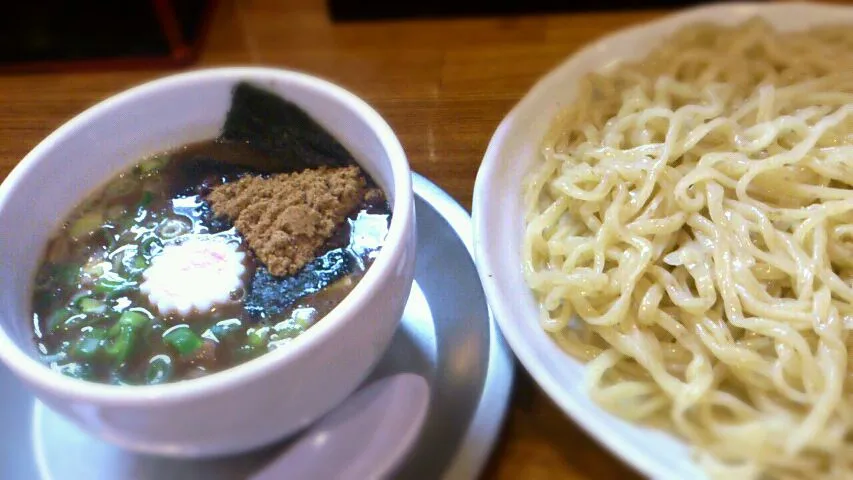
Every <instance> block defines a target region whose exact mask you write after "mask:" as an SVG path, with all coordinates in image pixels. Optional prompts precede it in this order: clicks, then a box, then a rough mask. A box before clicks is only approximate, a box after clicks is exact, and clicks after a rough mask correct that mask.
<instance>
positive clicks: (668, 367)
mask: <svg viewBox="0 0 853 480" xmlns="http://www.w3.org/2000/svg"><path fill="white" fill-rule="evenodd" d="M851 26H853V9H849V8H847V7H840V6H830V5H818V4H758V3H756V4H748V3H728V4H718V5H709V6H704V7H698V8H693V9H687V10H683V11H681V12H678V13H677V14H675V15H671V16H668V17H665V18H663V19H661V20H658V21H656V22H653V23H648V24H644V25H640V26H638V27H635V28H632V29H629V30H625V31H622V32H618V33H616V34H614V35H611V36H608V37H606V38H603V39H601V40H599V41H598V42H596V43H594V44H592V45H589V46H588V47H586V48H584V49H582V50H581V51H579V52H577V53H576V54H575V55H574V56H572V57H571V58H569V59H568V60H567V61H566V62H565V63H563V64H562V65H560V66H558V67H557V68H556V69H555V70H553V71H552V72H551V73H549V74H548V75H547V76H545V77H544V78H543V79H541V80H540V81H539V82H538V83H537V84H536V85H535V86H534V87H533V88H532V89H531V91H530V92H529V93H528V94H527V95H526V96H525V97H524V98H523V99H522V100H521V101H520V102H519V104H518V105H517V106H516V107H515V108H514V109H513V110H512V111H511V112H510V113H509V114H508V115H507V117H506V118H505V119H504V121H503V122H502V123H501V124H500V126H499V127H498V128H497V130H496V132H495V134H494V136H493V138H492V140H491V143H490V144H489V148H488V150H487V152H486V155H485V158H484V161H483V163H482V165H481V168H480V171H479V173H478V176H477V183H476V186H475V191H474V202H473V217H474V245H475V252H476V260H477V264H478V269H479V272H480V276H481V280H482V282H483V285H484V289H485V292H486V294H487V296H488V298H489V303H490V306H491V308H492V309H493V311H494V312H495V315H496V318H497V320H498V322H499V324H500V326H501V329H502V331H503V333H504V335H505V336H506V338H507V341H508V343H509V344H510V346H511V347H512V348H513V350H514V351H515V353H516V355H517V356H518V358H519V360H520V361H521V362H522V364H523V365H524V366H525V368H527V370H528V371H529V372H530V373H531V375H532V376H533V377H534V378H535V379H536V381H537V382H538V383H539V385H540V386H541V387H542V388H543V390H544V391H545V392H546V393H547V394H548V395H549V396H550V397H551V398H552V399H553V400H554V401H555V402H556V403H557V405H559V406H560V407H561V408H562V409H563V410H564V411H565V412H566V413H567V414H568V415H569V416H571V417H572V418H573V419H574V420H575V421H576V422H577V423H578V424H580V425H581V426H582V427H583V428H585V429H586V430H587V431H588V432H589V433H590V434H591V435H592V436H593V437H595V438H596V439H597V440H598V441H599V442H600V443H602V444H603V445H604V446H606V447H607V448H609V449H610V450H611V451H613V452H614V453H615V454H616V455H618V456H619V457H621V458H622V459H623V460H624V461H625V462H626V463H628V464H630V465H632V466H633V467H634V468H636V469H637V470H638V471H639V472H641V473H643V474H644V475H646V476H648V477H651V478H666V479H669V478H672V479H683V478H709V479H710V478H738V479H750V478H751V479H777V478H779V479H781V478H786V479H799V478H810V479H829V478H851V477H853V461H851V458H853V457H851V455H850V453H851V452H853V369H851V367H850V365H849V361H848V355H849V353H848V352H850V351H851V350H853V336H851V335H849V334H848V332H849V330H851V329H853V189H851V186H853V33H851V31H853V30H851Z"/></svg>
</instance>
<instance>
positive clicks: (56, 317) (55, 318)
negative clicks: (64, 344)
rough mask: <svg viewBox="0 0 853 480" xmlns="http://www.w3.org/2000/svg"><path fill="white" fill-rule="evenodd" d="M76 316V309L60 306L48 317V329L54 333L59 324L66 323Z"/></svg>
mask: <svg viewBox="0 0 853 480" xmlns="http://www.w3.org/2000/svg"><path fill="white" fill-rule="evenodd" d="M72 316H74V310H71V309H70V308H67V307H66V308H58V309H56V310H55V311H54V312H53V313H51V314H50V316H49V317H47V322H46V323H47V325H46V326H47V331H48V332H50V333H52V332H53V331H55V330H56V329H57V328H58V327H59V326H61V325H65V322H66V321H67V320H68V319H69V318H71V317H72Z"/></svg>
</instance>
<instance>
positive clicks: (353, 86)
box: [0, 0, 668, 480]
mask: <svg viewBox="0 0 853 480" xmlns="http://www.w3.org/2000/svg"><path fill="white" fill-rule="evenodd" d="M666 13H668V12H665V11H650V10H643V11H632V12H602V13H575V14H564V15H539V16H536V15H534V16H518V17H502V18H464V19H441V20H405V21H383V22H359V23H345V24H333V23H331V22H330V21H329V20H328V18H327V16H326V11H325V6H324V3H323V2H322V0H243V1H236V0H223V1H221V2H220V3H219V6H218V8H217V10H216V13H215V17H214V19H213V22H212V27H211V31H210V33H209V36H208V38H207V40H206V42H205V46H204V48H203V51H202V54H201V58H200V59H199V62H198V63H197V64H196V65H194V66H193V67H191V68H198V67H206V66H220V65H238V64H239V65H247V64H258V65H271V66H281V67H285V68H291V69H297V70H302V71H305V72H308V73H311V74H314V75H318V76H321V77H325V78H326V79H329V80H331V81H333V82H336V83H338V84H340V85H342V86H343V87H345V88H347V89H349V90H351V91H353V92H354V93H356V94H357V95H360V96H361V97H363V98H364V99H365V100H367V101H368V102H369V103H371V104H372V105H373V106H374V107H375V108H376V109H377V110H378V111H379V112H380V113H381V114H382V115H383V116H384V117H385V118H386V119H387V120H388V122H389V123H390V124H391V126H392V127H393V128H394V130H395V131H396V133H397V134H398V136H399V137H400V139H401V141H402V143H403V146H404V148H405V150H406V153H407V154H408V157H409V160H410V162H411V165H412V168H413V169H414V170H415V171H417V172H418V173H421V174H423V175H425V176H426V177H428V178H430V179H431V180H433V181H434V182H436V183H437V184H438V185H440V186H441V187H442V188H444V189H445V190H447V191H448V192H449V193H450V194H451V195H452V196H453V197H455V198H456V199H457V200H458V201H459V202H460V203H461V204H462V205H463V206H465V207H466V208H468V209H470V204H471V194H472V189H473V185H474V177H475V175H476V172H477V168H478V167H479V165H480V161H481V159H482V155H483V153H484V151H485V149H486V145H487V144H488V142H489V139H490V137H491V135H492V132H493V131H494V129H495V127H496V126H497V124H498V123H499V121H500V120H501V119H502V118H503V116H504V115H505V114H506V113H507V111H508V110H509V109H510V108H511V107H512V106H513V104H514V103H515V102H516V101H518V99H519V98H520V97H521V96H522V95H523V94H524V93H525V92H526V91H527V89H528V88H530V87H531V86H532V84H533V83H534V82H535V81H536V80H537V78H539V77H540V76H541V75H543V74H544V73H546V72H547V71H548V70H549V69H551V68H552V67H554V66H555V65H556V64H557V63H559V62H560V61H561V60H562V59H564V58H565V57H566V56H568V55H571V54H572V53H573V52H574V51H576V50H577V49H578V48H580V47H581V46H583V45H584V44H586V43H587V42H590V41H593V40H595V39H597V38H599V37H601V36H603V35H606V34H607V33H610V32H612V31H614V30H617V29H619V28H623V27H627V26H630V25H635V24H638V23H641V22H644V21H648V20H651V19H654V18H657V17H659V16H661V15H664V14H666ZM169 73H174V70H134V71H104V72H85V73H61V74H59V73H51V74H17V75H7V76H0V179H2V178H5V177H6V175H7V174H8V172H9V171H10V170H11V169H12V168H13V167H14V166H15V164H16V163H17V162H18V161H19V160H20V159H21V158H23V157H24V155H26V153H27V152H28V151H29V150H30V149H32V148H33V147H34V146H35V145H36V144H37V143H38V142H39V141H40V140H41V139H42V138H44V137H45V136H46V135H47V134H48V133H50V132H51V131H52V130H53V129H55V128H56V127H58V126H59V125H61V124H62V123H63V122H65V121H66V120H68V119H69V118H71V117H72V116H73V115H75V114H77V113H78V112H80V111H81V110H83V109H85V108H86V107H89V106H91V105H92V104H94V103H95V102H97V101H99V100H101V99H103V98H105V97H107V96H109V95H112V94H114V93H117V92H119V91H121V90H124V89H126V88H128V87H131V86H133V85H135V84H138V83H140V82H142V81H145V80H150V79H153V78H156V77H159V76H162V75H166V74H169ZM7 233H8V232H3V234H7ZM518 372H519V373H518V376H517V382H516V385H515V388H514V392H513V397H512V403H511V406H510V411H509V414H508V417H507V422H506V426H505V428H504V430H503V432H502V434H501V437H500V439H499V441H498V443H497V446H496V448H495V450H494V453H493V455H492V457H491V459H490V461H489V463H488V466H487V468H486V471H485V472H484V478H497V479H506V480H515V479H525V480H537V479H546V478H547V479H569V480H580V479H622V480H630V479H634V478H640V477H639V476H638V475H637V474H635V473H634V472H632V471H631V470H630V469H629V468H628V467H627V466H625V465H624V464H623V463H621V462H620V461H619V460H618V459H617V458H616V457H615V456H613V455H611V454H610V453H608V452H607V451H605V450H604V449H602V448H601V447H599V446H598V445H597V444H596V443H595V442H594V441H593V440H592V439H591V438H590V437H589V436H587V435H586V434H585V433H584V432H582V431H581V430H580V428H579V427H577V426H576V425H575V424H574V423H572V422H571V421H570V420H569V419H568V418H566V417H565V416H564V415H563V414H562V413H561V411H560V410H558V409H557V408H556V407H555V406H554V405H553V404H552V403H551V401H550V400H549V399H548V398H547V397H546V396H545V395H544V394H543V393H542V392H541V391H540V390H539V389H538V387H536V386H535V384H534V383H533V381H532V380H531V379H530V378H529V377H528V376H527V374H526V373H524V371H523V369H522V368H520V367H519V369H518Z"/></svg>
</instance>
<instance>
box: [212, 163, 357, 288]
mask: <svg viewBox="0 0 853 480" xmlns="http://www.w3.org/2000/svg"><path fill="white" fill-rule="evenodd" d="M366 192H367V186H366V183H365V180H364V177H363V175H362V172H361V169H360V168H359V167H357V166H350V167H343V168H328V167H320V168H315V169H308V170H303V171H301V172H297V173H282V174H277V175H272V176H270V177H259V176H247V177H243V178H241V179H240V180H237V181H236V182H231V183H226V184H223V185H220V186H218V187H215V188H214V189H213V190H212V191H211V192H210V194H209V195H208V196H207V201H208V202H210V206H211V207H212V208H213V211H214V212H215V213H216V215H218V216H224V217H226V218H228V219H229V220H231V221H232V222H233V223H234V226H235V227H236V228H237V230H238V231H239V232H240V234H241V235H243V238H245V239H246V242H247V243H248V244H249V247H250V248H251V249H252V250H253V251H254V252H255V255H256V256H257V257H258V258H259V259H260V261H261V262H263V263H264V264H265V265H266V267H267V269H268V270H269V271H270V273H271V274H273V275H276V276H284V275H293V274H294V273H296V272H297V271H299V269H301V268H302V267H303V266H305V264H306V263H308V262H310V261H311V260H313V259H314V258H316V256H317V250H318V249H319V248H320V247H322V246H323V244H324V243H326V241H327V240H328V239H329V238H330V237H331V236H332V234H333V233H334V232H335V229H336V228H337V227H338V226H340V225H341V224H342V223H343V222H344V221H346V219H347V216H348V215H349V214H350V213H352V212H353V211H354V210H355V209H356V207H357V206H358V205H359V203H361V201H362V199H364V198H365V194H366Z"/></svg>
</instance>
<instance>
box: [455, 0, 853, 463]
mask: <svg viewBox="0 0 853 480" xmlns="http://www.w3.org/2000/svg"><path fill="white" fill-rule="evenodd" d="M780 10H794V11H799V12H802V13H804V14H808V13H810V12H812V13H813V12H815V11H818V10H820V11H821V12H822V13H824V14H833V13H837V14H839V18H843V19H846V20H845V21H849V19H850V18H851V9H850V7H849V6H845V5H839V4H829V3H819V2H806V3H761V2H758V1H743V2H725V1H718V2H715V3H710V4H705V5H698V6H692V7H686V8H681V9H678V10H675V11H673V12H672V13H669V14H665V15H663V16H661V17H659V18H656V19H654V20H650V21H647V22H642V23H638V24H635V25H632V26H629V27H625V28H621V29H618V30H615V31H613V32H611V33H609V34H606V35H603V36H601V37H598V38H596V39H594V40H592V41H590V42H589V43H587V44H585V45H584V46H582V47H581V48H579V49H578V50H576V51H574V52H572V53H570V54H569V55H568V56H567V57H566V58H564V59H563V60H562V61H561V62H560V63H559V64H557V65H556V66H554V67H553V68H552V69H551V70H550V71H548V72H547V73H546V74H545V75H543V76H542V77H540V78H539V79H538V80H537V81H536V82H535V84H534V85H533V86H532V87H531V88H530V89H529V90H528V91H527V92H526V93H525V94H524V96H523V97H522V98H521V99H520V100H519V101H518V103H516V104H515V106H513V107H512V109H511V110H510V111H509V112H508V113H507V115H506V116H505V117H504V119H503V120H502V121H501V123H500V124H499V125H498V127H497V128H496V130H495V133H494V134H493V136H492V138H491V139H490V141H489V144H488V147H487V149H486V152H485V154H484V157H483V161H482V163H481V164H480V168H479V170H478V172H477V177H476V181H475V184H474V195H473V199H472V225H473V232H474V257H475V262H476V264H477V270H478V272H479V275H480V281H481V283H482V284H483V290H484V291H485V293H486V297H487V299H488V302H489V306H490V307H491V309H492V311H493V313H494V316H495V320H496V321H497V323H498V325H499V327H500V329H501V332H502V333H503V334H504V338H505V339H506V341H507V343H508V344H509V345H510V348H511V349H512V351H513V353H514V354H515V355H516V357H517V358H518V359H519V361H520V362H521V364H522V365H523V366H524V368H525V370H527V372H528V373H529V374H530V376H531V377H533V379H534V380H535V381H536V383H537V384H538V385H539V386H540V387H541V388H542V390H543V391H544V392H545V393H546V394H547V395H548V397H549V398H550V399H551V400H552V401H553V402H554V403H555V404H556V405H557V406H558V407H559V408H560V409H561V410H562V411H563V413H564V414H567V415H568V416H569V418H571V419H572V421H573V422H575V423H576V424H577V425H580V426H581V428H582V429H583V430H584V431H585V432H587V434H588V435H589V436H590V438H592V439H593V440H595V441H596V442H598V443H599V444H600V445H602V446H604V447H605V448H607V449H608V450H609V451H610V452H611V453H612V454H614V455H615V456H616V457H618V458H620V459H621V460H622V461H623V462H624V463H625V464H626V465H628V466H630V467H632V468H634V469H635V470H636V471H638V472H640V473H642V474H643V475H645V476H648V477H650V478H662V477H661V474H662V473H664V471H663V470H662V469H661V466H660V465H658V464H657V463H656V462H655V461H654V460H652V459H650V458H648V457H646V456H645V455H644V454H643V453H642V452H641V451H640V450H638V449H637V448H635V445H634V444H633V443H632V442H631V441H630V440H626V439H623V438H621V437H619V436H617V435H609V433H611V432H610V428H608V427H607V426H605V425H603V424H601V422H599V421H598V420H597V419H596V418H594V417H593V416H590V415H584V413H585V412H586V408H585V407H583V406H582V405H580V404H579V403H577V401H576V400H575V399H574V398H573V396H572V395H569V394H566V393H564V388H563V386H562V385H561V384H560V382H559V381H558V379H557V378H555V377H554V376H552V375H551V374H550V373H549V371H548V369H547V368H546V367H545V366H544V365H543V363H542V362H541V361H540V360H539V359H538V355H537V353H536V351H535V350H534V349H533V347H532V345H531V344H530V343H527V341H526V340H525V338H524V335H523V333H522V332H521V331H520V330H519V328H517V327H516V325H515V322H514V318H513V317H512V316H511V315H509V314H508V311H507V307H506V304H507V303H509V301H508V300H503V299H501V297H500V288H499V286H498V285H499V283H500V281H499V279H498V278H497V276H495V275H494V274H493V272H494V271H495V268H494V266H493V265H492V262H491V260H492V258H491V257H492V256H493V255H495V254H494V253H490V252H492V251H494V250H496V249H491V248H490V242H487V241H483V240H482V239H486V238H488V237H487V236H486V235H484V234H481V233H480V232H487V231H488V225H487V224H486V223H485V222H486V219H487V217H488V216H487V215H486V214H484V213H483V211H484V210H485V206H484V205H485V200H486V199H487V198H489V196H490V195H493V194H494V190H495V188H494V186H493V185H492V179H493V178H495V177H496V176H497V173H496V169H497V168H498V167H499V158H500V155H501V150H502V149H503V148H504V145H505V144H506V143H507V142H508V135H507V132H508V130H510V129H511V126H512V124H513V123H515V118H516V117H517V116H518V115H519V113H518V112H519V110H522V109H524V108H525V107H528V106H529V105H531V104H533V103H534V102H535V99H536V98H538V97H540V96H541V95H543V94H544V93H545V92H547V91H549V90H551V89H553V88H554V87H555V86H556V85H557V84H558V83H560V82H561V81H562V77H564V76H565V75H566V73H567V72H570V71H572V70H574V69H575V60H576V59H577V58H579V57H581V56H586V55H590V54H592V53H593V52H594V51H595V50H596V49H598V48H599V47H600V46H601V45H603V44H605V43H608V42H613V41H617V40H620V39H627V38H630V37H633V36H636V35H638V34H641V33H646V32H651V31H654V30H659V29H662V28H663V27H666V26H670V25H674V24H681V25H683V24H684V22H685V21H693V22H695V21H702V20H704V19H705V17H706V16H708V15H711V14H713V13H717V12H720V11H724V12H725V11H727V12H731V13H736V14H737V15H735V17H736V18H741V19H743V18H744V17H745V16H749V15H753V14H761V13H768V12H772V11H780ZM519 268H521V264H520V263H519ZM664 433H666V432H664ZM678 441H679V442H681V441H680V440H678Z"/></svg>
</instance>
